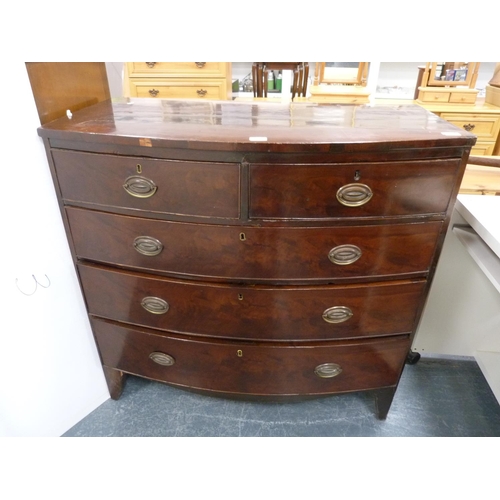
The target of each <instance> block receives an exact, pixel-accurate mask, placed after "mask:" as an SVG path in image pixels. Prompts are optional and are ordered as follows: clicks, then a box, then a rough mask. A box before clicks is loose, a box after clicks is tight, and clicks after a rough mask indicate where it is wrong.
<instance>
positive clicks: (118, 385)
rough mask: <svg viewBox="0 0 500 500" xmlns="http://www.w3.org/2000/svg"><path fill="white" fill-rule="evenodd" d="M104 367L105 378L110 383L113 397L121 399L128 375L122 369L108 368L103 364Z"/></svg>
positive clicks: (110, 392) (110, 393)
mask: <svg viewBox="0 0 500 500" xmlns="http://www.w3.org/2000/svg"><path fill="white" fill-rule="evenodd" d="M102 369H103V371H104V378H105V379H106V383H107V384H108V389H109V395H110V396H111V399H114V400H117V399H120V396H121V395H122V392H123V387H124V385H125V379H126V378H127V375H126V374H125V373H123V372H122V371H120V370H115V369H113V368H108V367H107V366H103V367H102Z"/></svg>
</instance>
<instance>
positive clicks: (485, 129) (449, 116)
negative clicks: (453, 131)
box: [441, 113, 500, 140]
mask: <svg viewBox="0 0 500 500" xmlns="http://www.w3.org/2000/svg"><path fill="white" fill-rule="evenodd" d="M441 118H443V119H444V120H446V121H448V122H450V123H453V125H456V126H457V127H459V128H461V129H464V130H467V131H468V132H471V133H472V134H475V135H477V136H478V137H479V138H481V139H491V140H495V139H496V137H497V136H498V131H499V129H500V115H488V114H476V113H470V114H459V113H441Z"/></svg>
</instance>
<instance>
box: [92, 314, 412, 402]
mask: <svg viewBox="0 0 500 500" xmlns="http://www.w3.org/2000/svg"><path fill="white" fill-rule="evenodd" d="M91 321H92V325H93V329H94V333H95V337H96V340H97V344H98V347H99V351H100V354H101V359H102V362H103V364H104V365H105V366H108V367H110V368H115V369H118V370H122V371H124V372H127V373H132V374H139V375H141V376H143V377H147V378H151V379H155V380H161V381H164V382H169V383H172V384H177V385H180V386H185V387H190V388H194V389H202V390H208V391H217V392H222V393H231V394H245V395H281V396H282V395H296V394H300V395H308V394H311V395H313V394H316V395H319V394H330V393H335V392H346V391H354V390H365V389H374V388H380V387H389V386H394V385H396V384H397V382H398V378H399V374H400V372H401V369H402V365H403V363H404V360H405V358H406V353H407V351H408V349H409V347H410V344H409V339H408V337H406V336H404V337H403V336H402V337H395V338H390V339H386V340H372V341H350V342H344V343H331V344H328V343H323V344H310V345H307V346H300V345H299V346H297V345H275V344H272V343H268V344H265V343H244V342H229V341H226V342H223V341H211V342H209V341H204V340H194V339H192V338H189V337H182V336H175V335H171V336H160V335H157V334H155V333H154V332H153V331H151V330H145V329H133V328H130V327H126V326H123V325H120V324H117V323H113V322H107V321H103V320H99V319H95V318H91Z"/></svg>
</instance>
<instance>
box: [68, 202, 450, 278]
mask: <svg viewBox="0 0 500 500" xmlns="http://www.w3.org/2000/svg"><path fill="white" fill-rule="evenodd" d="M66 213H67V214H68V218H69V223H70V226H71V234H72V237H73V241H74V244H75V249H76V254H77V257H78V258H79V259H86V260H92V261H96V262H101V263H110V264H116V265H119V266H126V267H131V268H136V269H142V270H147V271H155V272H158V271H160V272H161V271H163V272H167V273H170V274H175V275H179V276H181V277H204V278H222V279H231V280H234V281H251V282H259V281H260V282H262V281H263V282H265V281H269V280H274V281H276V280H277V281H278V282H279V281H280V280H283V281H289V280H292V281H293V280H296V281H299V282H302V281H310V280H318V279H319V280H325V281H329V282H332V283H333V282H335V281H337V280H345V279H350V280H357V279H360V278H363V277H365V278H366V279H373V278H375V277H377V276H391V277H394V276H404V275H411V276H414V275H417V276H423V275H426V274H427V272H428V269H429V266H430V264H431V261H432V257H433V255H434V251H435V248H436V242H437V239H438V235H439V233H440V231H441V228H442V222H440V221H436V222H425V223H409V224H387V225H371V226H370V225H366V226H339V227H289V226H288V227H249V226H240V227H238V226H226V225H211V224H192V223H180V222H170V221H162V220H148V219H143V218H140V217H127V216H119V215H112V214H108V213H104V212H97V211H91V210H84V209H78V208H72V207H67V208H66Z"/></svg>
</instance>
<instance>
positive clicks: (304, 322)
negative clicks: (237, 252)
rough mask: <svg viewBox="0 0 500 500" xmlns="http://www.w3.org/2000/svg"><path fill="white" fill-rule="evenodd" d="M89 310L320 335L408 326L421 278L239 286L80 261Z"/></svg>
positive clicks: (221, 332) (203, 329)
mask: <svg viewBox="0 0 500 500" xmlns="http://www.w3.org/2000/svg"><path fill="white" fill-rule="evenodd" d="M78 269H79V273H80V278H81V281H82V284H83V288H84V290H85V297H86V302H87V306H88V309H89V313H90V314H93V315H96V316H100V317H104V318H108V319H112V320H116V321H122V322H127V323H133V324H136V325H142V326H146V327H149V328H158V329H162V330H166V331H169V332H177V333H186V334H192V335H202V336H203V335H205V336H211V337H219V338H238V339H247V340H277V341H283V340H288V341H289V340H294V341H310V340H326V339H330V340H331V339H345V338H355V337H370V336H389V335H394V334H400V333H410V332H411V331H412V330H413V327H414V323H415V319H416V314H417V311H418V306H419V304H420V303H421V301H422V300H423V294H424V290H425V285H426V283H425V281H423V280H419V281H414V282H411V281H404V282H388V283H377V284H363V285H334V286H314V287H311V286H302V287H287V286H283V287H273V286H264V285H263V286H242V285H226V284H214V283H212V284H210V283H201V282H194V281H180V280H173V279H167V278H160V277H152V276H147V275H144V274H139V273H133V272H126V271H119V270H116V269H110V268H105V267H101V266H94V265H86V264H80V265H79V266H78Z"/></svg>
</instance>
